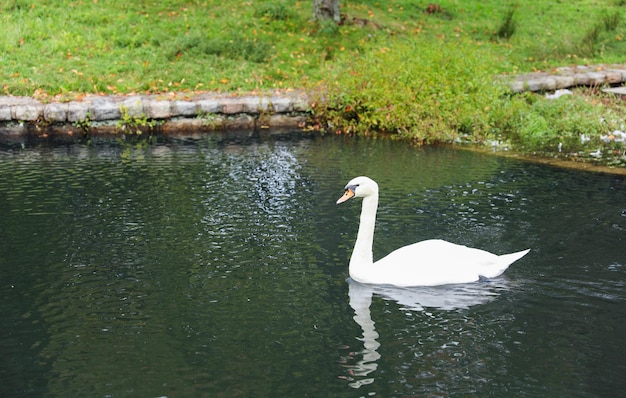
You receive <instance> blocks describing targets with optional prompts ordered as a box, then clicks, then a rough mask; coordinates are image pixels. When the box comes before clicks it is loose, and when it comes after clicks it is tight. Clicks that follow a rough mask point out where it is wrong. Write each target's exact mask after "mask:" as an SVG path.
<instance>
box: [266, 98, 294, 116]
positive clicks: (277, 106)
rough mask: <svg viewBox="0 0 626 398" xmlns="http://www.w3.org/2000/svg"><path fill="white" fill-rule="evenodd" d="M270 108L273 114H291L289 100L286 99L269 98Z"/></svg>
mask: <svg viewBox="0 0 626 398" xmlns="http://www.w3.org/2000/svg"><path fill="white" fill-rule="evenodd" d="M270 102H271V104H272V108H273V110H274V112H275V113H288V112H291V109H292V108H291V106H292V103H291V99H290V98H287V97H272V98H270Z"/></svg>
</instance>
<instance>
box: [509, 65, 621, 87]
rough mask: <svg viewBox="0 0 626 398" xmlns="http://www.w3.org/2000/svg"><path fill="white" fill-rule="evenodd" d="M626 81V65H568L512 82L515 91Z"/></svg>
mask: <svg viewBox="0 0 626 398" xmlns="http://www.w3.org/2000/svg"><path fill="white" fill-rule="evenodd" d="M625 81H626V65H596V66H584V65H583V66H566V67H561V68H556V69H554V70H552V71H550V72H534V73H525V74H521V75H518V76H516V77H515V78H514V79H513V81H512V82H511V83H510V86H511V90H512V91H513V92H514V93H521V92H523V91H554V90H560V89H566V88H571V87H575V86H592V87H599V86H603V85H617V84H620V83H623V82H625Z"/></svg>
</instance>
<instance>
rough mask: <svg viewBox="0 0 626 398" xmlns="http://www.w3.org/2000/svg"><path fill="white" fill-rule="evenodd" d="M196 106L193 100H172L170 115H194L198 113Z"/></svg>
mask: <svg viewBox="0 0 626 398" xmlns="http://www.w3.org/2000/svg"><path fill="white" fill-rule="evenodd" d="M197 108H198V106H197V104H196V103H195V102H193V101H172V104H171V109H170V111H171V112H172V116H195V115H197V114H198V109H197Z"/></svg>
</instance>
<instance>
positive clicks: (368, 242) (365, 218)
mask: <svg viewBox="0 0 626 398" xmlns="http://www.w3.org/2000/svg"><path fill="white" fill-rule="evenodd" d="M377 208H378V194H375V195H370V196H366V197H364V198H363V205H362V207H361V219H360V224H359V233H358V234H357V237H356V243H355V244H354V250H353V251H352V257H350V271H351V274H352V271H353V270H356V268H358V267H361V266H368V265H372V264H373V263H374V255H373V253H372V244H373V241H374V227H375V225H376V210H377Z"/></svg>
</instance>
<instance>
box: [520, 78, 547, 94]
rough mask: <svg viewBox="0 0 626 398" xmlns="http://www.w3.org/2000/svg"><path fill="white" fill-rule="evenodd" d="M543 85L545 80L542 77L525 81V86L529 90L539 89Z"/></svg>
mask: <svg viewBox="0 0 626 398" xmlns="http://www.w3.org/2000/svg"><path fill="white" fill-rule="evenodd" d="M542 86H543V81H542V80H541V79H531V80H527V81H526V82H524V87H526V88H527V89H528V90H529V91H539V90H541V88H542Z"/></svg>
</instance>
